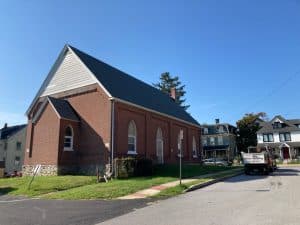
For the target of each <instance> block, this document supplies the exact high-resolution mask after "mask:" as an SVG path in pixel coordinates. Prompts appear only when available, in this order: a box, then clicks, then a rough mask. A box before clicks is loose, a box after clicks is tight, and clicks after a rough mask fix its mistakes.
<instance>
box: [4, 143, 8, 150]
mask: <svg viewBox="0 0 300 225" xmlns="http://www.w3.org/2000/svg"><path fill="white" fill-rule="evenodd" d="M4 150H7V142H4Z"/></svg>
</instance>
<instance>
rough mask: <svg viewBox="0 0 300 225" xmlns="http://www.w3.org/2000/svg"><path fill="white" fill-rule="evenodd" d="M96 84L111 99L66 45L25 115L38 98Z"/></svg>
mask: <svg viewBox="0 0 300 225" xmlns="http://www.w3.org/2000/svg"><path fill="white" fill-rule="evenodd" d="M96 83H98V84H99V85H100V87H101V88H103V89H104V91H105V92H106V93H107V94H108V97H111V95H110V94H109V93H108V92H107V90H106V89H105V88H104V87H103V85H102V84H101V83H100V82H99V81H98V79H97V78H96V77H95V75H94V74H93V73H92V72H91V71H90V70H89V69H88V68H87V67H86V65H85V64H84V63H83V62H82V61H81V60H80V59H79V57H78V56H77V55H76V53H74V52H73V51H72V49H71V48H70V47H69V46H68V45H65V47H64V48H63V49H62V51H61V52H60V54H59V56H58V58H57V60H56V61H55V63H54V65H53V66H52V68H51V70H50V72H49V74H48V75H47V77H46V79H45V80H44V82H43V84H42V86H41V87H40V89H39V91H38V93H37V94H36V96H35V98H34V100H33V101H32V103H31V105H30V106H29V108H28V109H27V111H26V115H28V114H29V113H30V111H31V109H32V107H33V106H34V105H35V103H36V101H37V100H38V99H39V97H43V96H47V95H51V94H55V93H59V92H62V91H67V90H72V89H75V88H78V87H84V86H87V85H91V84H96Z"/></svg>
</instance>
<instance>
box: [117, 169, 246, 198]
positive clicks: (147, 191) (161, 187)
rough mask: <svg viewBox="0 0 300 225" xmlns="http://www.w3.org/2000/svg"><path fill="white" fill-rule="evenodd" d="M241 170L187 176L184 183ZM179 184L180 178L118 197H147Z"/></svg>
mask: <svg viewBox="0 0 300 225" xmlns="http://www.w3.org/2000/svg"><path fill="white" fill-rule="evenodd" d="M240 170H241V169H240V168H238V169H232V170H229V171H228V170H226V171H222V172H217V173H209V174H205V175H202V176H197V177H192V178H186V179H182V184H186V183H191V182H194V181H197V180H199V179H203V178H208V177H211V176H215V175H222V174H227V173H229V172H234V171H236V172H238V171H240ZM208 182H210V181H208ZM177 185H179V180H176V181H171V182H168V183H164V184H160V185H157V186H153V187H151V188H147V189H144V190H141V191H138V192H136V193H133V194H130V195H126V196H122V197H119V198H118V199H123V200H125V199H126V200H128V199H141V198H147V197H151V196H154V195H157V194H158V193H159V192H161V191H162V190H165V189H167V188H170V187H175V186H177Z"/></svg>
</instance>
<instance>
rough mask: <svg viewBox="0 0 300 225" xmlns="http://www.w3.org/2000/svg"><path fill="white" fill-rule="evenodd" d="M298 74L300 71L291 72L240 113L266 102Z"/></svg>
mask: <svg viewBox="0 0 300 225" xmlns="http://www.w3.org/2000/svg"><path fill="white" fill-rule="evenodd" d="M298 74H300V71H297V72H295V73H293V74H291V75H290V76H288V78H287V79H285V80H284V81H283V82H281V83H280V84H279V85H278V86H276V87H274V88H273V89H271V90H270V91H269V92H268V93H267V94H266V95H265V96H264V97H261V98H260V99H258V100H257V101H256V102H254V103H253V104H250V105H248V106H247V108H245V110H243V111H241V112H240V113H239V114H243V113H245V112H247V111H249V110H248V109H250V110H251V109H252V108H253V107H255V106H257V105H259V104H261V103H262V102H264V101H265V100H266V99H267V98H268V97H270V96H272V95H273V94H274V93H275V92H276V91H278V90H280V89H281V88H283V87H284V86H285V85H287V84H288V83H289V82H290V81H291V80H293V79H294V78H295V77H296V76H297V75H298Z"/></svg>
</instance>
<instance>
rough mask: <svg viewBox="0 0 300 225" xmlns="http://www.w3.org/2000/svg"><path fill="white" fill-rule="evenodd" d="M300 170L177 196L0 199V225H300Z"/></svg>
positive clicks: (236, 180) (243, 178) (238, 180)
mask: <svg viewBox="0 0 300 225" xmlns="http://www.w3.org/2000/svg"><path fill="white" fill-rule="evenodd" d="M299 175H300V168H299V167H298V168H296V167H289V168H280V169H279V170H278V171H276V172H275V173H274V174H272V175H271V176H245V175H241V176H237V177H233V178H230V179H228V180H226V181H223V182H220V183H216V184H213V185H211V186H208V187H205V188H203V189H199V190H196V191H193V192H189V193H186V194H182V195H180V196H177V197H174V198H169V199H166V200H159V201H156V202H153V200H149V199H135V200H111V201H105V200H97V201H95V200H89V201H84V200H82V201H64V200H38V199H26V198H22V197H17V198H16V197H11V196H7V195H2V196H0V225H54V224H58V225H67V224H68V225H69V224H70V225H94V224H101V225H152V224H153V225H154V224H155V225H185V224H187V225H194V224H195V225H196V224H197V225H300V201H299V196H300V179H299V178H300V177H299Z"/></svg>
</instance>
